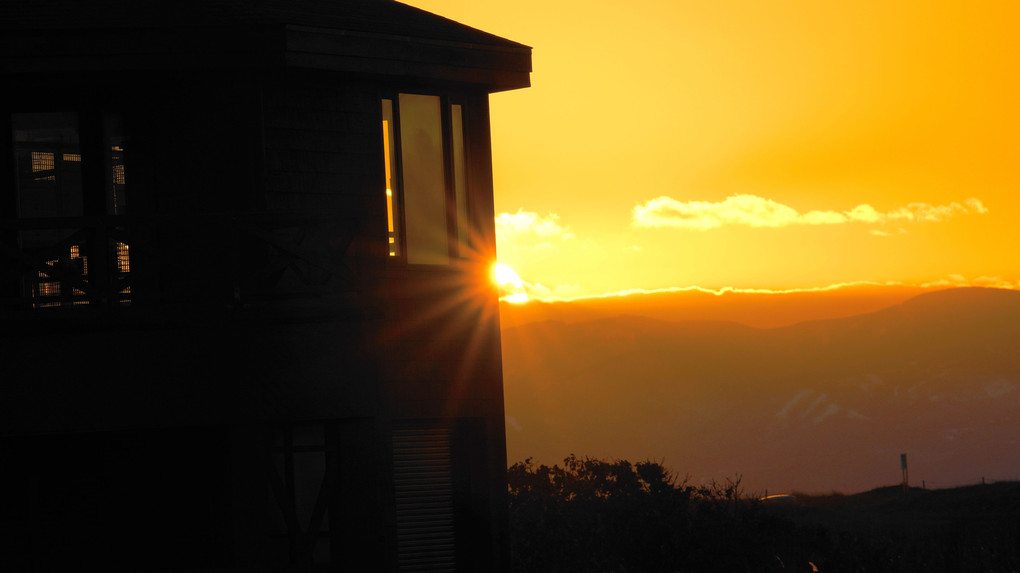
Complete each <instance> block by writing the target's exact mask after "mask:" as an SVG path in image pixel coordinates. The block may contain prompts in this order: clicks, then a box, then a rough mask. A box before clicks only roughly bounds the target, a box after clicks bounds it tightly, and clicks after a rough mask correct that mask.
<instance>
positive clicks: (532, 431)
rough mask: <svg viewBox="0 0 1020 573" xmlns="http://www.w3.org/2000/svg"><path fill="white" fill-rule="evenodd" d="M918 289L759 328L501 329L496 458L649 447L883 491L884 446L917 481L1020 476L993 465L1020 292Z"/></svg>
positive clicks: (762, 477) (1015, 359)
mask: <svg viewBox="0 0 1020 573" xmlns="http://www.w3.org/2000/svg"><path fill="white" fill-rule="evenodd" d="M992 291H994V292H992ZM917 298H919V299H920V300H915V299H914V298H911V299H910V300H907V301H904V302H902V303H899V304H896V305H893V306H890V307H886V308H884V309H881V310H878V311H875V312H871V313H866V314H862V315H857V316H853V317H843V318H835V319H819V320H813V321H806V322H801V323H797V324H794V325H788V326H783V327H776V328H769V329H760V328H753V327H748V326H746V325H741V324H737V323H732V322H730V323H725V322H720V321H683V322H669V321H662V320H657V319H651V318H648V317H609V318H603V319H600V320H594V321H587V322H576V323H562V322H561V323H556V322H546V323H542V324H541V325H537V324H536V323H529V324H526V325H521V326H519V327H511V328H508V329H505V330H504V372H505V374H504V378H505V388H506V390H505V393H506V405H507V414H508V416H509V419H508V450H509V453H510V459H511V460H516V459H518V458H520V459H523V457H528V456H532V457H536V459H540V460H541V461H542V462H544V463H555V462H557V461H559V460H560V459H561V458H562V457H563V456H566V455H567V454H569V453H576V454H578V455H591V456H594V457H605V456H609V457H621V458H627V459H642V458H648V459H659V458H662V457H666V458H667V460H668V461H670V462H671V463H672V465H674V466H676V469H677V470H678V471H680V472H681V473H686V472H687V471H691V472H692V473H694V474H697V475H700V476H702V477H704V478H705V479H713V478H721V477H729V476H730V475H731V474H733V473H740V474H743V475H745V477H746V478H747V479H748V480H749V483H752V484H755V485H760V486H761V487H767V488H769V489H770V491H779V490H781V489H783V488H784V487H790V488H794V487H799V488H800V489H812V488H814V489H821V490H828V489H831V488H841V489H844V490H847V489H851V490H858V491H859V490H861V489H864V488H865V487H869V486H876V485H881V484H883V483H890V482H893V481H894V480H896V479H897V478H898V471H896V470H897V469H898V466H897V465H896V464H898V455H899V453H901V452H900V451H898V450H910V451H913V452H915V453H917V454H918V455H919V456H921V457H922V458H923V460H924V461H923V463H921V464H920V465H921V467H920V468H919V469H920V470H921V471H922V473H925V474H926V475H928V476H929V478H928V479H929V481H932V483H938V482H940V481H941V482H943V483H949V482H953V481H957V482H959V481H961V480H963V481H966V480H967V479H977V478H978V477H981V476H978V475H974V476H972V477H968V476H969V475H970V474H973V473H975V472H977V473H981V472H982V471H983V472H985V473H994V472H998V473H1000V474H1001V473H1003V472H1006V473H1009V472H1018V471H1020V467H1016V466H1015V465H1009V464H1006V463H997V462H996V461H995V459H994V458H995V457H996V456H1008V448H1006V447H1004V446H1006V445H1009V443H1010V441H1012V443H1013V445H1014V447H1015V443H1017V441H1018V440H1020V429H1018V427H1017V423H1016V422H1014V421H1013V420H1018V419H1020V346H1018V342H1017V341H1018V340H1020V327H1018V326H1017V325H1018V324H1020V293H1018V292H1015V291H1000V290H998V289H977V290H973V289H962V290H958V289H949V291H948V292H947V291H938V292H932V293H927V294H925V295H923V296H922V297H917ZM999 438H1001V439H999ZM982 449H984V450H986V451H987V455H986V456H981V455H979V450H982ZM882 459H885V460H887V461H886V462H881V461H880V460H882ZM1010 459H1011V458H1010ZM889 460H891V461H889ZM968 464H969V465H971V466H973V467H972V468H971V470H970V471H969V473H968V471H967V470H966V468H965V467H964V466H966V465H968ZM797 466H805V467H812V466H814V467H816V468H817V470H816V471H815V474H816V475H815V476H814V477H811V478H808V477H806V476H805V475H803V474H801V475H798V474H797V472H795V471H793V470H792V468H794V467H797ZM880 466H881V467H880ZM982 468H987V469H982ZM890 470H891V471H890ZM841 474H842V475H841ZM826 476H828V477H827V479H828V481H826V479H823V478H826Z"/></svg>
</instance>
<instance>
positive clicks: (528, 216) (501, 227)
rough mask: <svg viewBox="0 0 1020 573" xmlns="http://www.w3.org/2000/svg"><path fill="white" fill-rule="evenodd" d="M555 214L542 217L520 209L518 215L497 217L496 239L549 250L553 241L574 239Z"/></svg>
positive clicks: (520, 245)
mask: <svg viewBox="0 0 1020 573" xmlns="http://www.w3.org/2000/svg"><path fill="white" fill-rule="evenodd" d="M559 220H560V217H559V215H557V214H555V213H549V214H548V215H546V216H544V217H543V216H541V215H539V214H538V213H534V212H532V211H525V210H523V209H518V210H517V212H516V213H500V214H499V215H496V238H497V240H498V241H499V242H500V243H504V244H508V245H516V246H519V247H530V248H533V249H548V248H551V247H552V246H553V243H552V241H553V240H559V241H569V240H571V239H573V238H574V234H573V233H571V232H570V228H569V227H564V226H563V225H560V222H559Z"/></svg>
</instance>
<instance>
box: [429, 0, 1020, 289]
mask: <svg viewBox="0 0 1020 573" xmlns="http://www.w3.org/2000/svg"><path fill="white" fill-rule="evenodd" d="M409 3H411V4H413V5H415V6H418V7H420V8H423V9H426V10H429V11H432V12H436V13H439V14H442V15H444V16H447V17H450V18H452V19H454V20H457V21H459V22H462V23H464V24H467V25H470V26H475V27H478V28H482V29H484V30H486V31H490V32H493V33H495V34H498V35H501V36H504V37H506V38H510V39H512V40H515V41H518V42H521V43H524V44H527V45H529V46H532V47H533V48H534V53H533V59H534V71H533V73H532V84H533V85H532V87H531V88H529V89H526V90H516V91H510V92H505V93H497V94H494V95H492V96H491V98H490V100H491V108H492V120H491V121H492V137H493V140H492V147H493V157H494V165H493V168H494V184H495V207H496V209H495V215H496V223H497V232H498V252H499V257H500V260H501V261H504V262H506V263H508V264H510V265H512V266H513V267H514V268H515V269H517V271H518V272H519V273H520V274H521V276H522V277H523V278H524V279H525V280H524V282H523V285H524V288H525V289H526V290H527V292H528V293H529V294H530V296H531V297H532V298H533V299H534V298H572V297H576V296H586V295H601V294H604V293H611V292H612V293H615V292H621V291H628V290H632V289H646V290H656V289H669V288H685V287H690V286H698V287H703V288H709V289H716V290H718V289H723V288H726V287H730V288H737V289H742V288H744V289H773V290H783V289H802V288H821V287H826V286H828V285H835V284H844V283H855V282H860V281H870V282H878V283H886V282H901V283H909V284H916V285H920V284H928V283H937V282H940V281H950V282H952V283H954V284H957V283H959V282H961V281H960V280H959V277H963V281H964V282H970V283H975V284H976V282H975V281H978V280H979V278H980V280H982V281H985V282H988V281H993V282H997V283H1000V284H1004V285H1007V286H1011V287H1013V288H1015V287H1017V285H1018V281H1020V251H1018V250H1017V249H1016V248H1015V245H1017V244H1020V225H1016V224H1015V222H1016V220H1017V218H1018V217H1020V195H1018V194H1017V193H1016V190H1017V189H1020V162H1018V161H1017V160H1016V158H1017V157H1020V110H1018V108H1017V106H1016V105H1015V102H1016V101H1017V100H1018V99H1020V79H1018V78H1020V76H1018V75H1017V74H1016V72H1015V62H1014V57H1013V54H1016V53H1020V35H1017V34H1015V28H1016V24H1017V22H1020V4H1016V3H1007V2H997V3H986V4H981V5H970V4H961V3H955V4H939V5H932V4H930V3H924V2H914V1H907V2H894V3H889V2H880V1H878V0H865V1H862V2H853V3H828V2H822V3H819V2H810V1H808V0H791V1H788V2H781V3H780V4H775V3H762V2H749V1H741V0H722V1H720V2H699V3H692V2H674V1H667V0H640V1H638V2H636V3H629V4H627V5H626V6H621V5H619V4H614V3H609V2H605V1H600V2H580V1H578V0H565V1H563V2H555V3H551V4H550V3H548V2H541V3H540V2H538V1H537V0H522V1H521V2H518V3H515V4H514V5H513V6H512V9H510V6H509V5H508V4H505V3H485V2H472V1H468V0H413V1H411V2H409ZM536 14H541V15H542V17H536V16H535V15H536ZM609 39H611V41H610V40H609Z"/></svg>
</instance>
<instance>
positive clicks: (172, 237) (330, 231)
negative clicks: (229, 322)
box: [0, 213, 359, 310]
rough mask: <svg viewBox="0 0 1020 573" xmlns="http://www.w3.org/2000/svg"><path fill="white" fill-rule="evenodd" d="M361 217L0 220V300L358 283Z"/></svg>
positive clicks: (159, 298) (289, 295)
mask: <svg viewBox="0 0 1020 573" xmlns="http://www.w3.org/2000/svg"><path fill="white" fill-rule="evenodd" d="M357 233H358V220H357V219H353V218H336V217H322V216H307V215H295V214H277V213H243V214H239V213H230V214H201V215H182V216H167V217H135V216H104V217H67V218H36V219H4V220H0V289H2V290H0V308H3V309H6V310H14V309H43V308H55V307H56V308H60V307H88V308H110V307H123V306H131V305H161V304H178V303H198V304H202V303H213V304H221V303H224V302H226V303H228V304H241V303H256V302H260V301H268V300H279V299H293V298H308V297H317V296H323V295H326V294H331V293H341V292H354V291H357V290H359V286H358V273H357V272H356V266H357V265H356V263H355V262H354V259H353V258H352V257H351V255H350V253H349V252H348V251H349V248H350V246H351V243H352V241H353V240H354V238H355V236H356V235H357Z"/></svg>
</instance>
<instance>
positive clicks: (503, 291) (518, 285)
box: [492, 263, 528, 303]
mask: <svg viewBox="0 0 1020 573" xmlns="http://www.w3.org/2000/svg"><path fill="white" fill-rule="evenodd" d="M492 273H493V278H494V279H495V281H496V285H497V286H498V287H499V293H500V299H501V300H505V301H507V302H517V303H519V302H527V301H528V293H527V292H525V291H524V283H523V281H521V277H519V276H517V272H516V271H514V270H513V269H511V268H510V267H508V266H507V265H504V264H503V263H496V265H495V266H493V268H492Z"/></svg>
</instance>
